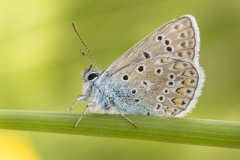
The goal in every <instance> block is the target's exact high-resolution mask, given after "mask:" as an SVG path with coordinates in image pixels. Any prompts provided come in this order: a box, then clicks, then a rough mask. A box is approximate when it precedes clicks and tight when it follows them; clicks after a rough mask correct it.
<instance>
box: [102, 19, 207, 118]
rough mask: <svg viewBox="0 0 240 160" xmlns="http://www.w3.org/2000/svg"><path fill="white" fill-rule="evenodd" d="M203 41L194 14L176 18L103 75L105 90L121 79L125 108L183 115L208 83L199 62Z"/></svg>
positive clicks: (123, 56)
mask: <svg viewBox="0 0 240 160" xmlns="http://www.w3.org/2000/svg"><path fill="white" fill-rule="evenodd" d="M199 42H200V40H199V31H198V27H197V23H196V21H195V19H194V17H192V16H190V15H186V16H182V17H180V18H179V19H177V20H172V21H170V22H168V23H167V24H165V25H163V26H162V27H160V28H158V29H156V30H155V31H153V32H152V33H151V34H150V35H148V36H147V37H146V38H144V39H143V40H141V41H140V42H139V43H137V44H136V45H135V46H133V47H132V48H131V49H130V50H128V51H127V52H125V53H124V54H123V55H122V56H121V57H120V58H118V59H117V60H116V61H115V62H114V63H113V64H111V65H110V66H109V67H108V68H107V69H106V70H105V71H104V72H103V74H102V75H101V77H100V79H101V81H102V82H104V83H106V84H105V85H102V86H101V87H102V88H101V89H102V90H103V91H105V90H106V89H107V88H104V87H108V88H112V87H111V85H113V82H116V80H119V81H120V83H121V84H122V86H126V87H125V88H122V89H125V90H127V91H125V92H128V93H126V95H128V96H126V97H122V98H121V100H122V101H123V102H124V104H125V107H124V109H125V110H126V107H129V108H131V106H133V108H131V109H129V111H130V113H138V112H137V111H136V112H134V109H135V108H136V109H135V110H137V109H138V108H139V106H141V107H142V108H147V109H148V110H150V111H151V112H150V113H156V115H161V116H183V115H185V114H186V113H187V112H189V111H190V110H191V109H192V108H193V107H194V105H195V104H196V102H197V98H198V97H199V95H200V92H201V88H202V85H203V82H204V72H203V70H202V68H201V67H200V66H199V62H198V56H199V53H198V52H199ZM134 90H135V91H136V93H132V92H134ZM114 93H116V96H117V97H121V95H118V93H117V92H116V91H114ZM134 106H138V107H134ZM141 107H140V108H141ZM120 108H121V107H120ZM132 110H133V111H132ZM126 111H128V110H126ZM147 113H149V112H147Z"/></svg>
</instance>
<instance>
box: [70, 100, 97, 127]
mask: <svg viewBox="0 0 240 160" xmlns="http://www.w3.org/2000/svg"><path fill="white" fill-rule="evenodd" d="M93 105H95V104H93V103H89V104H88V105H87V106H86V107H85V109H84V111H83V114H82V115H81V117H80V118H79V119H78V121H77V123H76V124H75V126H74V127H75V128H77V125H78V124H79V122H80V121H81V120H82V118H83V116H84V115H85V114H86V111H87V109H88V107H90V106H93Z"/></svg>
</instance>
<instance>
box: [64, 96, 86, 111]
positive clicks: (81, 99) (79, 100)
mask: <svg viewBox="0 0 240 160" xmlns="http://www.w3.org/2000/svg"><path fill="white" fill-rule="evenodd" d="M86 99H87V96H84V95H79V96H78V98H77V99H76V100H75V101H74V102H73V104H72V105H71V106H70V107H69V108H68V109H67V110H66V112H65V114H66V113H67V112H70V111H71V110H72V109H73V107H74V106H75V105H76V104H77V103H78V102H81V101H84V100H86Z"/></svg>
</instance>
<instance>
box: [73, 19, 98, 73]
mask: <svg viewBox="0 0 240 160" xmlns="http://www.w3.org/2000/svg"><path fill="white" fill-rule="evenodd" d="M72 26H73V29H74V31H75V33H76V34H77V36H78V38H79V39H80V41H81V42H82V44H83V46H84V47H85V48H86V50H87V52H88V53H89V55H90V56H91V58H92V61H93V64H94V67H95V68H96V69H97V70H98V67H97V63H96V61H95V60H94V58H93V54H92V53H91V52H90V50H89V49H88V47H87V46H86V44H85V43H84V42H83V40H82V38H81V36H80V35H79V33H78V31H77V27H76V25H75V24H74V23H72ZM81 53H82V52H81ZM83 53H84V52H83ZM82 55H84V56H85V54H82Z"/></svg>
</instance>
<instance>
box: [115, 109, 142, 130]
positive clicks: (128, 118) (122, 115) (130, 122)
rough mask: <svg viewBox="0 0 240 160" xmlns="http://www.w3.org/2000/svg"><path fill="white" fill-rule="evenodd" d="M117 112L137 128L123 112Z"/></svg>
mask: <svg viewBox="0 0 240 160" xmlns="http://www.w3.org/2000/svg"><path fill="white" fill-rule="evenodd" d="M118 112H119V113H120V114H121V115H122V116H123V117H124V118H125V119H126V120H127V121H128V122H130V123H131V124H132V125H133V126H134V127H136V128H138V127H137V126H136V125H135V124H134V123H133V121H131V120H130V119H129V118H128V117H126V116H125V114H123V113H122V112H121V111H120V110H118Z"/></svg>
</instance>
